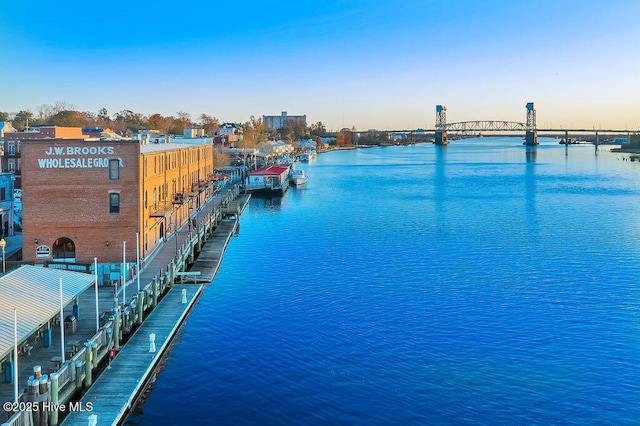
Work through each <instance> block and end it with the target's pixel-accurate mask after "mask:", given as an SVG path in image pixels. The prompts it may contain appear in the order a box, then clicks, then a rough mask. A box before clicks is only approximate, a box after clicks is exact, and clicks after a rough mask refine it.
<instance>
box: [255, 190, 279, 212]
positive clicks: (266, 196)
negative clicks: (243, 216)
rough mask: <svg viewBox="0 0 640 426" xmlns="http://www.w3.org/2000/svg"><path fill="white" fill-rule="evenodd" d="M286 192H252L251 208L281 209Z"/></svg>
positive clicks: (257, 209)
mask: <svg viewBox="0 0 640 426" xmlns="http://www.w3.org/2000/svg"><path fill="white" fill-rule="evenodd" d="M286 197H287V194H286V193H284V194H282V193H270V192H254V193H252V194H251V203H250V204H249V208H250V209H251V210H256V211H260V210H265V209H267V210H281V209H282V207H283V206H284V205H285V200H286Z"/></svg>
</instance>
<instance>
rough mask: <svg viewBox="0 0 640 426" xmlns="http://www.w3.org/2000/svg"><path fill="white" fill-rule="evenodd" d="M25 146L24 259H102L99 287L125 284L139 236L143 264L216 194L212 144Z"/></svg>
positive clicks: (49, 142) (67, 142)
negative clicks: (122, 275) (112, 282)
mask: <svg viewBox="0 0 640 426" xmlns="http://www.w3.org/2000/svg"><path fill="white" fill-rule="evenodd" d="M22 148H23V153H24V156H23V168H24V178H23V187H24V197H23V233H22V236H23V247H22V256H23V260H24V261H25V262H33V263H36V264H38V263H39V264H44V263H52V262H57V263H67V264H84V265H91V264H92V263H93V262H94V258H97V259H98V263H100V264H101V267H100V271H99V281H100V282H101V283H105V281H108V280H114V279H118V278H119V276H120V273H119V271H120V264H121V263H122V262H123V246H124V245H125V244H123V242H126V251H125V253H124V255H125V259H126V263H127V265H130V264H133V263H135V260H136V244H135V242H136V233H138V234H139V241H140V246H139V249H140V257H141V259H143V260H144V259H145V258H146V257H147V256H149V255H150V254H152V253H153V252H154V250H156V249H157V248H158V247H159V246H160V245H161V243H162V242H163V241H164V240H165V239H166V238H167V237H168V236H169V235H170V234H171V233H173V232H175V231H176V229H178V228H179V227H180V226H181V225H182V224H183V223H186V222H187V221H189V220H190V218H191V216H193V215H194V214H195V213H196V212H197V210H198V209H199V208H200V206H201V205H202V204H203V203H204V202H205V201H206V199H208V198H210V197H212V196H213V195H214V192H215V187H214V179H215V175H214V163H213V160H214V156H213V144H211V143H208V144H205V143H201V144H185V143H182V141H181V142H180V143H173V142H172V143H145V142H140V141H137V140H110V141H102V140H95V139H89V140H84V139H60V138H56V139H45V140H26V141H24V143H23V146H22ZM128 267H129V266H127V268H128ZM125 272H126V273H128V272H129V271H125Z"/></svg>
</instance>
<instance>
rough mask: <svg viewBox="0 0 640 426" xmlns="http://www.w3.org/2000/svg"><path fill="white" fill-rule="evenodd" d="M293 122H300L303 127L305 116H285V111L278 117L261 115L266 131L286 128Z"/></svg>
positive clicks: (305, 120) (305, 121)
mask: <svg viewBox="0 0 640 426" xmlns="http://www.w3.org/2000/svg"><path fill="white" fill-rule="evenodd" d="M293 121H301V122H302V123H304V124H305V125H306V124H307V116H306V115H287V111H282V113H281V114H280V115H263V116H262V122H263V123H264V125H265V126H266V127H267V130H277V129H281V128H283V127H287V126H288V125H290V124H291V123H292V122H293Z"/></svg>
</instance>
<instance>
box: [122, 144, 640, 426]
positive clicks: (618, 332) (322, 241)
mask: <svg viewBox="0 0 640 426" xmlns="http://www.w3.org/2000/svg"><path fill="white" fill-rule="evenodd" d="M623 158H624V156H623V155H622V154H614V153H611V152H598V153H596V152H595V149H594V147H593V146H591V145H574V146H570V147H568V149H567V150H565V147H564V146H562V145H559V144H558V143H557V140H553V139H541V144H540V146H538V147H537V148H535V149H530V148H529V149H528V148H526V147H524V146H522V142H521V139H520V138H491V137H485V138H482V139H466V140H457V141H452V143H451V144H450V145H449V146H446V147H437V146H434V145H431V144H418V145H414V146H406V147H396V146H394V147H381V148H371V149H359V150H355V151H337V152H331V153H325V154H321V155H320V156H319V157H318V158H317V160H316V161H314V162H313V163H310V164H304V163H303V164H301V167H302V168H305V169H306V170H307V173H308V175H309V183H308V185H307V186H306V187H305V188H301V189H296V188H291V189H290V190H289V191H288V193H286V194H285V195H284V196H283V197H279V198H258V197H254V198H253V199H252V200H251V203H250V205H249V206H248V208H247V210H246V211H245V213H244V214H243V215H242V217H241V220H240V223H241V228H240V232H239V233H238V235H236V236H234V237H233V238H232V240H231V242H230V244H229V247H228V250H227V252H226V254H225V257H224V260H223V263H222V266H221V269H220V271H219V272H218V274H217V276H216V278H215V279H214V281H213V283H212V284H210V285H208V286H207V287H206V289H205V291H204V293H203V295H202V297H201V298H200V300H199V301H198V303H197V305H196V306H195V308H194V310H193V312H192V313H191V315H190V316H189V317H188V319H187V321H186V323H185V325H184V327H183V329H182V330H181V332H180V334H179V336H178V337H177V338H176V340H175V342H174V343H173V345H172V346H171V348H170V351H169V352H168V353H167V354H166V356H165V358H164V360H163V362H162V365H161V366H160V368H159V371H158V374H157V380H156V381H155V383H153V385H152V387H151V391H150V392H148V393H147V394H146V395H145V398H144V400H143V402H142V403H141V404H140V406H139V407H138V408H137V410H136V411H135V413H134V414H133V415H132V416H130V418H129V419H128V421H127V424H129V425H134V424H141V425H158V424H173V425H175V424H194V425H195V424H228V425H281V424H305V425H307V424H332V425H334V424H345V425H347V424H366V425H370V424H381V425H387V424H390V425H392V424H402V425H424V424H581V425H582V424H639V423H640V403H639V402H640V387H639V386H640V385H639V384H640V361H639V354H640V293H639V292H638V286H639V282H638V278H639V277H640V273H639V270H638V265H639V259H640V223H639V222H640V215H639V214H638V213H639V212H640V164H638V163H634V162H630V161H624V160H623Z"/></svg>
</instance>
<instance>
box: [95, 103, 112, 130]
mask: <svg viewBox="0 0 640 426" xmlns="http://www.w3.org/2000/svg"><path fill="white" fill-rule="evenodd" d="M96 118H97V122H98V123H97V124H98V126H100V127H109V126H110V124H111V117H109V113H108V112H107V109H106V108H104V107H102V108H100V109H99V110H98V114H96Z"/></svg>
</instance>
